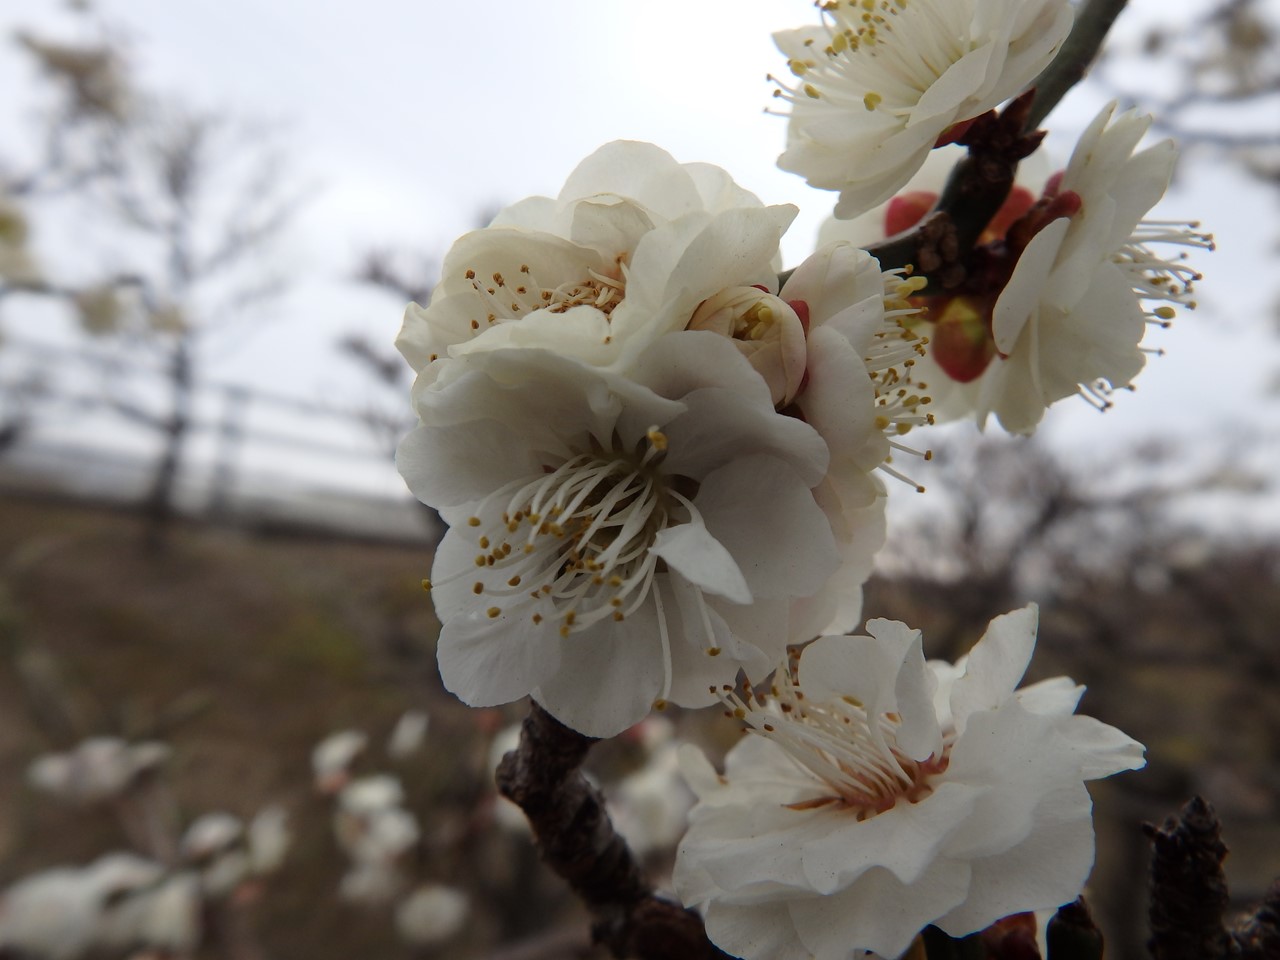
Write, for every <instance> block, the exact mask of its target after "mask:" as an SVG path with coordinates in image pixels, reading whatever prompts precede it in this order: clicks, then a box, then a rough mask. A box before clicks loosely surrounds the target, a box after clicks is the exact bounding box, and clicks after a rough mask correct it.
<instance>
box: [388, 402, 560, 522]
mask: <svg viewBox="0 0 1280 960" xmlns="http://www.w3.org/2000/svg"><path fill="white" fill-rule="evenodd" d="M396 468H397V469H398V470H399V471H400V475H401V476H402V477H404V481H405V483H406V484H407V485H408V487H409V489H410V491H412V493H413V495H414V496H415V497H417V498H418V499H419V500H421V501H422V502H423V503H429V504H430V505H431V506H433V507H449V506H454V505H457V504H463V503H470V502H473V501H476V500H479V499H480V498H481V497H483V496H484V495H485V494H486V493H488V492H489V491H491V490H497V489H499V488H500V487H502V486H504V485H505V484H507V483H509V482H511V481H512V480H516V479H519V478H520V477H524V476H532V475H535V474H537V473H538V472H539V469H540V468H539V466H538V463H537V460H536V459H535V458H534V456H533V454H532V452H531V451H530V450H529V448H528V447H527V446H526V445H524V444H522V443H521V442H520V437H519V436H518V434H517V433H516V432H515V431H514V430H512V429H511V428H510V427H508V426H507V425H506V424H504V423H499V422H498V421H497V420H477V421H475V422H472V423H467V424H457V425H452V426H443V427H417V428H416V429H414V430H412V431H410V433H409V434H408V436H406V437H405V438H404V439H403V440H402V441H400V447H399V449H398V450H396Z"/></svg>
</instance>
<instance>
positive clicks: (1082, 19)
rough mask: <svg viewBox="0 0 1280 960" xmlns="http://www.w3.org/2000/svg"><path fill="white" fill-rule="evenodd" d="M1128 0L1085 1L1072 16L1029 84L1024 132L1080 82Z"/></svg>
mask: <svg viewBox="0 0 1280 960" xmlns="http://www.w3.org/2000/svg"><path fill="white" fill-rule="evenodd" d="M1128 2H1129V0H1087V2H1086V3H1085V4H1084V8H1083V9H1082V10H1081V11H1080V12H1079V13H1077V14H1076V22H1075V25H1074V26H1073V27H1072V28H1071V33H1070V34H1069V35H1068V36H1067V40H1066V42H1065V43H1064V44H1063V45H1062V49H1061V50H1059V51H1058V55H1057V56H1056V57H1054V58H1053V62H1052V63H1051V64H1049V66H1047V67H1045V68H1044V71H1043V72H1042V73H1041V74H1040V76H1038V77H1036V79H1035V81H1034V82H1033V83H1032V84H1031V86H1032V88H1033V89H1035V91H1036V99H1035V104H1034V105H1033V106H1032V107H1031V112H1030V113H1029V114H1028V115H1027V125H1026V128H1025V129H1026V130H1027V131H1028V132H1030V131H1032V130H1034V129H1035V128H1036V127H1038V126H1040V124H1041V123H1043V122H1044V118H1045V117H1047V116H1048V115H1049V113H1050V111H1052V110H1053V108H1054V107H1056V106H1057V105H1058V102H1059V101H1060V100H1061V99H1062V98H1063V97H1064V96H1066V94H1067V91H1068V90H1070V89H1071V88H1072V87H1074V86H1075V85H1076V84H1077V83H1079V82H1080V81H1081V80H1083V79H1084V75H1085V73H1086V72H1087V71H1088V69H1089V66H1090V64H1092V63H1093V61H1094V60H1095V59H1096V58H1097V56H1098V51H1099V50H1100V49H1101V48H1102V41H1103V40H1105V39H1106V36H1107V34H1108V33H1109V32H1110V31H1111V25H1112V24H1113V23H1115V22H1116V17H1118V16H1120V13H1121V11H1122V10H1124V8H1125V5H1126V4H1128Z"/></svg>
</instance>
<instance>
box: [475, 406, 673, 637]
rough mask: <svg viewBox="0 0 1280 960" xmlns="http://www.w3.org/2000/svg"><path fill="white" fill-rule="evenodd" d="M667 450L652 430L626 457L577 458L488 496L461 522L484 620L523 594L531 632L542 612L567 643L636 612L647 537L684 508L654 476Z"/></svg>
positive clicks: (647, 574) (647, 564)
mask: <svg viewBox="0 0 1280 960" xmlns="http://www.w3.org/2000/svg"><path fill="white" fill-rule="evenodd" d="M666 445H667V441H666V437H665V436H664V435H663V434H662V433H660V432H658V430H657V429H656V428H655V429H650V430H649V432H648V434H647V435H646V437H645V439H644V440H643V441H641V443H640V445H639V449H638V450H636V451H634V452H632V451H616V450H602V451H596V452H592V453H583V454H578V455H577V456H574V457H570V458H569V459H567V460H565V461H564V462H563V463H561V464H560V465H559V466H557V467H555V468H554V469H552V468H550V467H548V468H546V471H547V472H546V473H544V474H542V475H539V476H534V477H526V478H522V479H520V480H516V481H514V482H513V483H511V484H508V485H507V486H506V487H504V488H502V489H501V490H499V491H497V492H496V493H494V494H493V495H492V496H490V497H489V498H488V499H487V500H486V501H485V503H484V504H483V505H482V506H481V508H480V509H479V510H478V511H477V513H476V515H475V516H473V517H471V518H470V519H469V520H468V524H469V526H470V527H471V528H474V529H475V532H476V534H477V535H478V536H477V539H476V543H477V546H478V547H479V552H478V553H477V554H476V558H475V566H476V568H477V571H478V573H477V576H478V579H477V580H476V581H475V584H474V587H473V591H474V592H475V593H476V594H477V595H483V596H488V597H491V598H492V599H493V600H494V601H495V603H494V605H493V606H491V607H489V608H488V615H489V616H490V618H494V619H496V618H497V617H499V616H501V614H502V606H501V604H502V603H503V602H504V601H507V600H509V599H510V598H512V597H519V596H521V595H522V594H523V595H527V596H528V597H529V598H531V599H533V600H535V601H543V602H542V603H539V604H538V607H540V608H541V609H542V611H543V612H539V611H538V610H536V609H535V612H534V613H533V614H532V618H533V622H534V623H535V624H540V623H542V621H543V619H544V612H545V611H546V608H547V605H548V604H549V605H550V608H551V613H550V615H551V616H554V617H555V618H556V619H558V620H560V622H561V627H560V633H561V636H566V637H567V636H568V635H569V634H570V633H573V632H577V631H579V630H583V629H586V628H587V627H589V626H591V625H593V624H595V623H598V622H599V621H601V620H603V619H606V618H612V619H613V620H615V621H621V620H623V619H625V618H626V617H627V616H628V615H629V614H631V613H632V612H633V611H635V610H636V609H637V608H638V607H639V606H640V605H641V604H642V603H644V602H645V600H646V598H647V597H648V595H649V592H650V589H651V587H652V585H653V577H654V574H655V573H656V572H657V568H658V562H659V561H658V558H657V557H656V556H655V555H654V554H653V553H652V551H651V549H650V548H651V547H652V546H653V542H654V538H655V537H656V536H657V534H658V532H659V531H660V530H662V529H664V528H665V527H667V526H669V525H670V524H671V523H672V522H681V521H680V519H679V518H677V517H674V516H673V515H674V514H676V513H681V514H683V513H684V512H685V511H687V510H690V509H692V506H691V504H689V502H688V500H686V499H685V498H684V497H683V496H682V495H681V494H679V493H678V492H677V491H675V490H674V489H673V488H672V483H671V481H672V480H674V479H675V478H672V477H668V476H665V475H663V474H662V473H661V472H660V471H659V470H658V466H659V464H660V463H661V461H662V458H663V452H664V451H665V450H666Z"/></svg>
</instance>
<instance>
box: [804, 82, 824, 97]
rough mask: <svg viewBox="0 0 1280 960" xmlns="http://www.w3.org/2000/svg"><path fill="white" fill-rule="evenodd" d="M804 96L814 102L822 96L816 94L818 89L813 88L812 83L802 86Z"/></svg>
mask: <svg viewBox="0 0 1280 960" xmlns="http://www.w3.org/2000/svg"><path fill="white" fill-rule="evenodd" d="M804 95H805V96H806V97H810V98H812V99H814V100H820V99H822V94H820V93H819V92H818V88H817V87H815V86H814V85H813V84H812V83H806V84H805V85H804Z"/></svg>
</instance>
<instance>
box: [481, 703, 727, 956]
mask: <svg viewBox="0 0 1280 960" xmlns="http://www.w3.org/2000/svg"><path fill="white" fill-rule="evenodd" d="M595 742H596V741H595V739H593V738H592V737H585V736H583V735H582V734H580V733H578V732H576V731H574V730H570V729H569V728H568V727H566V726H565V725H564V724H562V723H560V721H558V720H556V718H555V717H553V716H551V714H549V713H547V712H546V711H545V710H543V709H542V708H541V707H540V706H538V705H537V704H536V703H535V704H533V705H532V706H531V707H530V710H529V716H528V717H526V718H525V721H524V726H523V727H522V728H521V731H520V745H519V747H517V748H516V749H515V750H513V751H512V752H511V753H508V754H507V755H506V756H505V757H503V758H502V762H501V763H500V764H499V765H498V771H497V781H498V790H499V792H501V794H502V795H503V796H504V797H506V798H507V799H509V800H511V801H512V802H514V803H515V804H516V805H518V806H519V807H520V808H521V809H522V810H524V812H525V816H527V817H528V818H529V824H530V826H531V827H532V828H533V834H534V837H535V838H536V839H537V843H538V848H539V852H540V853H541V855H542V859H543V861H544V862H545V863H546V864H547V866H549V867H551V869H552V870H554V871H555V872H556V873H558V874H559V875H560V876H561V877H563V878H564V879H565V880H567V881H568V882H569V886H570V887H572V888H573V891H574V893H576V894H577V895H578V897H579V898H581V899H582V901H583V902H584V903H585V904H586V906H587V908H588V909H589V910H590V911H591V913H592V915H593V917H594V919H595V922H594V923H593V925H592V931H591V932H592V937H593V938H594V939H595V941H596V942H597V943H599V944H602V945H604V946H606V947H607V948H608V949H609V950H610V951H612V952H613V954H614V956H616V957H634V958H637V960H728V955H727V954H725V953H723V952H722V951H721V950H719V949H718V948H717V947H716V946H715V945H714V944H712V943H711V941H709V940H708V939H707V935H706V932H705V930H704V929H703V926H702V918H701V917H699V916H698V915H697V914H696V913H694V912H693V911H692V910H686V909H684V908H683V907H681V906H680V905H679V904H678V903H673V902H672V901H670V900H663V899H661V898H659V897H657V896H655V895H654V893H653V888H652V887H650V886H649V884H648V882H647V881H646V880H645V878H644V876H643V874H642V873H641V870H640V866H639V864H638V863H637V862H636V859H635V857H634V855H633V854H632V853H631V850H630V849H629V848H628V847H627V844H626V841H624V840H623V839H622V837H620V836H619V835H618V834H617V832H615V831H614V829H613V824H612V823H610V822H609V817H608V814H606V813H605V809H604V798H603V797H602V796H601V795H600V792H599V791H598V790H596V789H595V788H594V787H592V786H591V784H589V783H588V782H587V781H586V779H585V778H584V777H583V776H582V774H581V772H580V771H579V767H580V766H581V765H582V762H583V760H585V759H586V756H587V751H588V750H590V749H591V746H592V744H594V743H595Z"/></svg>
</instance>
